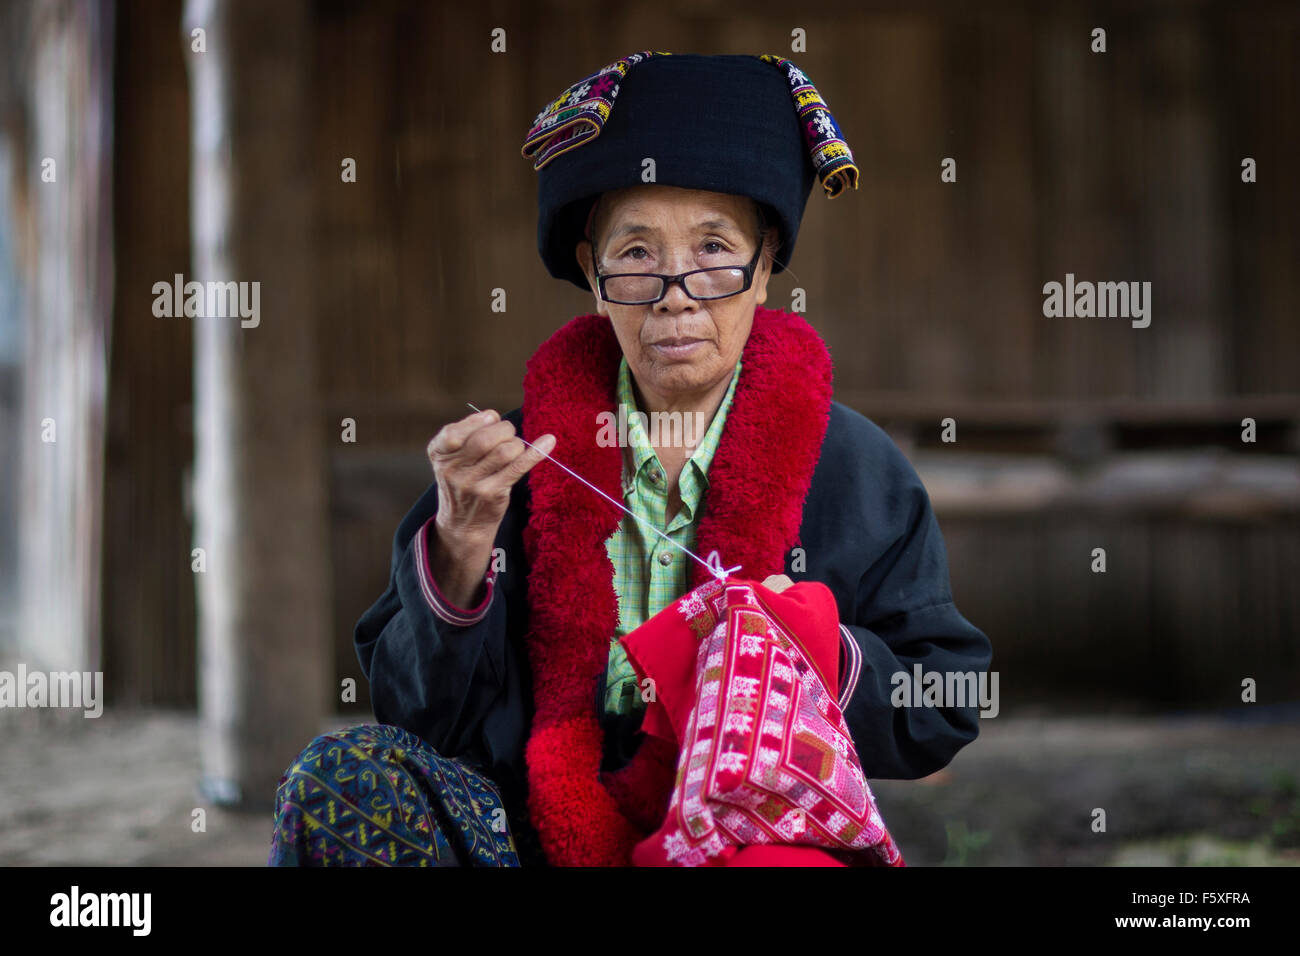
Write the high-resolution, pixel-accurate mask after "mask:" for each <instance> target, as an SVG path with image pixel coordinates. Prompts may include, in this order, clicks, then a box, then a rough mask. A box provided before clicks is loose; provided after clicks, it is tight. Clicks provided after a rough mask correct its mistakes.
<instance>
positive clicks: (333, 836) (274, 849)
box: [267, 724, 520, 866]
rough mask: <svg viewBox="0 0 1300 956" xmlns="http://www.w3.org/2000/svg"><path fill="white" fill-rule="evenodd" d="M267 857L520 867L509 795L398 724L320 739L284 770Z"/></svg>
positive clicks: (293, 861) (273, 862)
mask: <svg viewBox="0 0 1300 956" xmlns="http://www.w3.org/2000/svg"><path fill="white" fill-rule="evenodd" d="M267 863H268V865H269V866H519V865H520V860H519V856H518V853H517V852H516V847H515V841H514V838H513V837H512V835H511V832H510V825H509V821H508V820H507V819H506V811H505V808H504V806H503V802H502V799H501V794H500V792H499V791H498V790H497V788H496V786H495V785H494V784H493V783H492V782H491V781H490V780H488V779H487V778H486V777H483V776H482V775H480V774H478V773H476V772H475V771H474V770H473V769H472V768H470V767H468V766H467V765H465V764H464V763H462V762H460V761H457V760H452V759H449V758H447V757H443V756H441V755H439V754H438V753H437V752H436V751H434V749H433V748H432V747H430V746H429V745H428V744H427V743H425V742H424V741H423V740H421V739H420V738H419V737H417V736H415V735H414V734H412V733H409V732H407V731H405V730H402V729H401V728H400V727H393V726H389V725H387V724H366V725H362V726H358V727H351V728H348V729H347V730H342V731H338V732H336V733H332V734H323V735H321V736H320V737H317V738H316V739H315V740H313V741H312V742H311V743H310V744H309V745H308V746H307V748H306V749H305V750H303V752H302V753H301V754H299V755H298V758H297V759H296V760H295V761H294V762H293V764H292V766H290V767H289V769H288V770H287V771H286V772H285V774H284V776H283V777H281V778H280V785H279V787H278V789H277V790H276V796H275V833H274V835H273V836H272V841H271V855H270V858H269V859H268V861H267Z"/></svg>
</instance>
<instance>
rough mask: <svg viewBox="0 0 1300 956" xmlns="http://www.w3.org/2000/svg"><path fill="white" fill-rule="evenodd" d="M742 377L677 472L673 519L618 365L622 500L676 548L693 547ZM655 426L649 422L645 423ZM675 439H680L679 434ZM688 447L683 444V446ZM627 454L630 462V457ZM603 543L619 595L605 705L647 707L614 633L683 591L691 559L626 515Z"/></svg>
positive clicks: (615, 709)
mask: <svg viewBox="0 0 1300 956" xmlns="http://www.w3.org/2000/svg"><path fill="white" fill-rule="evenodd" d="M739 380H740V362H739V361H737V362H736V370H735V372H733V373H732V376H731V386H730V387H729V388H728V389H727V394H726V395H725V396H723V399H722V404H721V405H719V406H718V411H717V414H715V415H714V416H713V421H712V422H710V423H709V426H708V429H707V431H705V433H704V437H703V438H702V439H700V441H699V444H698V445H697V446H696V449H695V451H694V452H693V453H692V454H691V457H689V458H687V459H686V465H685V467H684V468H682V473H681V475H680V477H679V478H678V479H677V487H678V491H679V493H680V494H681V499H682V505H681V508H680V509H678V511H677V514H675V515H673V520H672V522H671V523H669V522H668V521H667V515H668V480H667V475H666V474H665V473H664V469H663V467H662V466H661V465H660V464H659V458H658V456H657V455H656V454H655V450H654V446H653V445H652V444H651V442H650V438H651V436H650V435H647V434H646V430H645V428H643V427H642V421H641V417H640V416H635V415H633V414H632V412H634V411H637V407H636V398H635V396H634V395H633V393H632V375H631V371H630V370H629V369H628V365H627V359H626V358H624V359H623V360H622V361H621V362H620V363H619V367H618V401H619V403H620V404H621V405H623V406H625V407H626V409H627V411H626V413H625V414H626V418H627V444H628V447H627V448H626V449H625V450H624V455H623V501H624V504H626V505H627V507H628V509H629V510H630V511H632V512H633V513H634V514H636V515H637V516H638V517H640V518H642V519H644V520H646V521H649V522H651V523H652V524H653V525H654V527H656V528H658V529H659V530H660V531H662V532H663V533H664V534H666V535H668V537H669V538H670V539H672V540H673V541H675V542H677V543H678V544H680V545H681V546H682V547H685V548H689V549H691V550H692V551H693V550H695V527H696V524H697V522H698V520H699V510H700V504H701V502H702V501H703V499H704V493H705V491H706V490H707V489H708V486H709V479H708V470H709V463H710V462H712V461H713V453H714V452H715V451H716V450H717V447H718V440H719V439H720V438H721V437H722V426H723V422H724V421H725V420H726V417H727V410H728V409H729V408H730V407H731V397H732V395H734V394H735V391H736V383H737V382H738V381H739ZM647 424H649V425H650V427H651V432H652V433H653V432H654V430H655V429H654V423H653V422H649V423H647ZM694 425H695V423H694V422H691V423H689V424H688V423H686V422H682V423H681V424H680V425H678V426H676V427H678V428H679V429H680V430H679V431H677V432H676V434H677V435H679V436H684V437H685V438H687V439H689V438H691V437H694V436H697V435H698V434H699V431H698V430H697V429H696V428H695V427H694ZM660 431H661V432H663V434H661V435H660V436H659V440H660V443H661V444H663V443H665V442H667V441H669V440H670V438H669V435H668V426H666V425H665V426H663V427H662V428H661V429H660ZM679 440H680V439H679ZM688 447H689V446H688ZM629 458H630V459H631V462H629ZM605 550H606V551H607V552H608V553H609V558H610V560H611V561H613V562H614V591H615V592H616V593H617V594H618V632H617V633H616V634H615V635H614V637H612V638H610V649H609V668H608V671H607V673H606V676H605V710H606V711H607V712H608V713H611V714H628V713H634V712H640V711H644V710H645V702H644V701H643V700H642V699H641V687H640V686H639V685H638V684H637V678H636V671H635V670H634V669H633V668H632V664H631V662H630V661H629V660H628V659H627V653H626V652H625V651H624V650H623V645H622V644H620V643H619V642H618V638H620V637H623V636H624V635H626V634H630V633H631V632H632V631H634V630H635V629H636V628H637V627H639V626H640V625H642V624H644V623H645V622H646V621H648V620H649V619H650V618H652V617H654V615H656V614H658V613H659V612H660V611H662V610H663V609H664V608H666V607H667V606H668V605H670V604H672V603H673V602H674V601H676V600H677V599H678V598H679V597H681V596H682V595H683V594H685V593H686V592H687V591H688V590H689V584H690V568H689V567H688V565H689V564H693V563H694V561H693V559H691V558H690V557H688V556H687V555H686V554H685V553H683V552H682V551H679V550H678V549H677V548H675V547H673V546H672V545H671V544H669V543H668V542H667V541H665V540H664V539H663V538H661V537H659V535H657V534H655V533H654V532H653V531H651V530H650V529H649V528H647V527H646V526H645V525H643V524H642V523H641V522H640V521H634V520H633V519H632V518H631V517H630V516H628V515H624V516H623V521H622V523H621V524H620V525H619V526H618V529H617V530H616V531H615V532H614V533H613V534H612V535H611V536H610V538H609V540H608V541H606V542H605Z"/></svg>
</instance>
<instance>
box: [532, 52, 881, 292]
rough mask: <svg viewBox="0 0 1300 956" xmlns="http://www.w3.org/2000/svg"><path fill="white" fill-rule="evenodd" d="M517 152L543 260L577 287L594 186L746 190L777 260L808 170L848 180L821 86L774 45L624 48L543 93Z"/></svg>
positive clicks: (848, 159) (782, 259) (794, 225)
mask: <svg viewBox="0 0 1300 956" xmlns="http://www.w3.org/2000/svg"><path fill="white" fill-rule="evenodd" d="M616 99H617V106H615V101H616ZM523 152H524V155H525V156H530V157H534V158H535V160H536V162H535V168H536V169H537V170H538V171H539V176H538V181H537V201H538V220H537V247H538V251H539V252H540V253H541V256H542V261H543V262H545V263H546V268H547V270H548V271H549V272H550V274H551V275H553V276H554V277H555V278H557V279H568V280H569V281H570V282H573V283H574V284H575V285H577V286H578V287H579V288H581V289H583V290H584V291H585V290H587V289H588V288H589V286H588V283H587V277H586V276H585V275H584V274H583V271H582V269H581V268H579V266H578V263H577V261H576V259H575V257H574V247H575V246H576V245H577V243H578V242H579V241H580V240H581V239H582V238H583V237H584V235H585V231H586V225H587V217H588V214H589V213H590V212H591V209H592V206H593V205H594V203H595V201H596V198H597V197H598V196H599V195H600V194H601V193H604V192H608V191H610V190H612V189H621V188H623V187H625V186H636V185H640V184H642V183H649V182H654V183H659V184H660V185H665V186H681V187H684V188H687V189H703V190H708V191H710V192H719V193H732V194H735V195H739V196H748V197H750V198H751V199H753V200H755V201H756V202H758V203H760V204H761V205H762V206H763V207H764V212H765V214H766V216H767V219H768V221H769V222H772V223H773V224H775V225H776V226H777V227H778V229H779V231H780V245H779V248H778V249H777V253H776V262H775V263H774V264H773V269H772V271H773V272H780V271H782V270H783V269H784V267H785V263H786V262H788V261H789V259H790V257H791V255H792V254H793V252H794V243H795V238H796V237H797V236H798V234H799V221H800V219H802V217H803V210H804V205H805V204H806V203H807V201H808V194H809V192H810V191H811V189H812V184H813V180H814V179H816V178H818V177H819V176H820V178H821V179H822V183H823V185H824V186H825V188H826V192H827V194H828V195H830V196H834V195H836V194H838V193H839V192H840V190H841V189H843V187H844V186H845V185H851V186H853V188H855V189H856V188H857V174H858V170H857V167H856V166H855V165H854V164H853V155H852V153H851V152H850V151H849V148H848V145H847V144H846V143H845V142H844V140H843V139H842V138H841V137H840V132H839V127H838V125H837V124H836V123H835V121H834V118H833V117H831V115H830V111H829V110H828V109H827V108H826V104H825V103H824V102H823V101H822V99H821V96H820V94H818V92H817V90H816V89H815V88H814V87H813V85H812V83H811V82H810V81H809V80H808V78H807V76H805V75H804V74H803V73H802V72H801V71H800V70H799V69H798V68H797V67H795V65H794V64H793V63H790V62H789V61H788V60H784V59H782V58H781V57H775V56H764V57H755V56H733V55H727V56H697V55H690V54H663V53H651V52H645V53H634V54H632V55H631V56H628V57H625V58H623V59H622V60H618V61H616V62H615V63H612V64H610V65H609V66H607V67H605V68H604V69H602V70H600V71H599V72H597V73H595V74H593V75H592V76H590V77H588V78H587V79H585V80H583V81H581V82H580V83H575V84H574V85H573V86H571V87H569V89H567V90H566V91H565V92H564V93H563V94H561V96H560V97H559V98H558V99H557V100H555V101H554V102H552V103H551V104H549V105H548V106H547V107H546V109H544V110H543V111H542V112H541V113H540V114H539V115H538V117H537V119H536V121H535V122H534V124H533V128H532V130H530V131H529V134H528V137H527V139H526V140H525V143H524V149H523Z"/></svg>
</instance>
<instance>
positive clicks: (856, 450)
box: [355, 402, 992, 806]
mask: <svg viewBox="0 0 1300 956" xmlns="http://www.w3.org/2000/svg"><path fill="white" fill-rule="evenodd" d="M505 417H506V418H507V419H509V420H510V421H511V422H513V423H514V425H515V426H516V429H518V430H519V433H520V434H522V433H523V429H522V414H521V410H520V409H516V410H514V411H512V412H510V413H509V414H507V415H506V416H505ZM537 467H545V464H543V465H539V466H537ZM528 481H529V479H528V477H527V476H525V478H524V479H522V480H521V481H520V482H519V483H518V484H516V485H515V487H514V489H513V492H512V495H511V501H510V506H509V510H508V511H507V513H506V515H505V518H504V520H503V521H502V523H501V527H500V529H499V531H498V534H497V538H496V546H497V547H499V548H503V549H504V550H505V554H506V570H505V571H503V572H501V573H500V574H499V576H498V578H497V582H496V588H495V592H494V594H493V598H492V603H491V605H490V609H489V611H488V613H487V616H486V617H485V618H484V619H483V620H482V621H480V622H478V623H476V624H473V625H470V626H468V627H454V626H450V625H448V624H446V623H444V622H443V621H442V620H441V619H440V618H438V617H437V616H436V615H434V614H433V613H432V611H431V610H430V609H429V606H428V605H427V604H426V602H425V600H424V598H423V596H422V592H421V589H420V584H419V581H418V578H417V574H416V570H415V564H414V560H413V548H412V538H413V537H414V535H415V533H416V531H417V530H418V529H420V528H421V527H422V526H423V525H424V524H425V522H426V521H427V520H428V519H429V518H430V517H432V516H433V515H434V514H435V513H436V510H437V505H438V491H437V485H436V484H431V485H430V486H429V488H428V490H427V491H426V492H425V493H424V495H423V496H422V497H421V498H420V500H419V501H418V502H416V504H415V507H413V508H412V509H411V511H410V513H409V514H407V516H406V517H405V518H404V519H403V521H402V523H401V525H400V526H399V527H398V529H397V534H396V535H395V537H394V540H393V556H392V572H391V577H390V580H389V585H388V590H387V591H385V593H384V595H383V596H382V597H381V598H380V599H379V600H378V601H377V602H376V603H375V604H374V606H373V607H371V608H370V609H369V610H368V611H367V612H366V613H365V614H364V615H363V616H362V618H361V620H360V621H359V622H358V624H357V627H356V634H355V639H356V647H357V654H358V656H359V658H360V661H361V666H362V669H363V670H364V672H365V674H366V677H367V678H368V679H369V681H370V688H371V697H372V700H373V704H374V712H375V716H376V718H377V719H378V720H379V721H381V722H383V723H387V724H395V725H397V726H400V727H403V728H405V729H407V730H409V731H412V732H413V733H416V734H418V735H419V736H420V737H422V738H423V739H425V740H426V741H428V743H429V744H431V745H432V746H433V747H434V748H435V749H436V750H437V751H438V752H439V753H441V754H443V755H444V756H448V757H456V758H461V759H463V760H465V761H467V762H469V763H471V764H473V765H475V766H477V767H479V768H481V769H482V770H483V771H484V772H485V774H486V775H487V776H489V777H491V778H492V779H493V780H494V781H495V782H497V783H498V784H499V785H500V786H501V787H502V790H503V792H504V793H505V794H506V796H507V802H508V805H512V806H514V805H518V802H519V800H520V799H521V796H520V795H521V794H522V793H523V792H524V791H523V788H524V785H525V780H526V777H525V767H524V757H523V754H524V745H525V741H526V740H527V737H528V728H529V722H530V718H531V715H532V712H533V704H532V698H531V694H530V678H529V663H528V661H529V659H528V655H527V653H526V651H525V647H524V643H523V642H524V635H525V633H526V632H527V625H528V614H529V609H528V602H527V589H526V587H525V584H526V580H527V574H528V564H527V559H526V557H525V554H524V547H523V542H522V537H521V536H522V532H523V529H524V527H525V526H526V524H527V521H528V513H529V494H528ZM799 539H800V547H801V548H802V550H803V560H804V561H806V566H804V565H801V564H799V563H798V557H799V556H798V555H797V553H796V551H794V550H792V551H791V552H790V553H788V554H787V556H786V573H787V574H788V575H789V576H790V577H791V578H792V579H793V580H794V581H796V582H798V581H802V580H813V581H820V582H822V583H823V584H825V585H826V586H827V587H828V588H830V590H831V591H832V593H833V594H834V595H835V600H836V603H837V605H838V606H839V611H840V620H841V622H842V623H843V624H845V625H846V626H847V627H848V629H849V631H850V632H851V634H852V635H853V637H854V638H855V639H856V641H857V643H858V646H859V647H860V649H861V656H862V670H861V676H860V680H859V682H858V684H857V688H856V690H855V692H854V693H853V696H852V698H851V700H850V702H849V705H848V707H847V708H846V710H845V718H846V720H847V723H848V726H849V729H850V731H851V733H852V735H853V739H854V742H855V743H856V745H857V748H858V754H859V757H860V759H861V763H862V768H863V771H864V772H865V774H866V776H867V778H868V779H871V778H899V779H912V778H917V777H922V776H925V775H927V774H930V773H933V772H935V771H936V770H939V769H940V768H942V767H944V766H945V765H947V764H948V762H949V761H950V760H952V758H953V756H954V755H955V754H956V753H957V751H958V750H960V749H961V748H962V747H963V746H965V745H966V744H968V743H970V742H971V741H972V740H974V739H975V737H976V736H977V734H978V733H979V718H978V710H977V709H976V707H975V706H974V705H971V706H967V707H964V708H950V709H945V708H937V707H898V708H896V707H894V706H893V705H892V704H891V700H890V697H891V693H892V692H893V690H894V684H893V683H892V682H891V676H892V675H894V674H896V673H898V672H904V673H906V674H907V675H908V680H909V682H910V680H911V675H912V665H913V664H914V663H916V662H920V663H921V664H922V666H923V668H924V670H925V671H926V672H931V671H940V672H951V671H956V672H975V673H979V672H983V671H986V670H987V669H988V667H989V663H990V659H991V654H992V649H991V645H990V642H989V639H988V638H987V637H986V636H985V635H984V634H983V633H982V632H981V631H980V630H979V629H977V628H976V627H974V626H973V625H972V624H971V623H970V622H968V621H967V620H966V619H965V618H964V617H963V616H962V615H961V613H960V612H959V611H958V610H957V607H956V606H955V605H954V603H953V599H952V593H951V590H950V586H949V578H948V566H947V557H946V552H945V549H944V544H943V539H942V536H941V535H940V532H939V526H938V524H937V522H936V521H935V517H934V513H933V511H932V510H931V507H930V502H929V497H928V496H927V494H926V491H925V488H924V487H923V485H922V484H921V481H920V479H919V477H918V476H917V474H916V472H915V470H914V469H913V468H912V466H911V464H910V463H909V462H908V461H907V459H906V458H905V457H904V456H903V454H902V452H901V451H900V450H899V449H898V447H897V446H896V445H895V444H894V443H893V441H892V440H890V438H889V437H888V436H887V435H886V434H885V432H884V431H883V430H882V429H880V428H879V427H878V426H877V425H876V424H875V423H873V422H872V421H870V420H869V419H867V418H865V417H864V416H862V415H860V414H859V413H857V412H855V411H853V410H852V409H850V408H848V407H846V406H844V405H841V404H839V403H838V402H833V403H832V404H831V411H830V420H829V425H828V427H827V432H826V437H825V440H824V442H823V444H822V450H821V457H820V459H819V460H818V462H817V466H816V469H815V472H814V474H813V478H812V484H811V486H810V489H809V493H808V497H807V499H806V501H805V503H804V510H803V518H802V524H801V526H800V534H799ZM801 568H802V569H801ZM593 706H595V701H594V699H593ZM625 732H626V728H620V729H617V730H616V729H614V725H607V733H609V734H614V733H618V734H623V733H625Z"/></svg>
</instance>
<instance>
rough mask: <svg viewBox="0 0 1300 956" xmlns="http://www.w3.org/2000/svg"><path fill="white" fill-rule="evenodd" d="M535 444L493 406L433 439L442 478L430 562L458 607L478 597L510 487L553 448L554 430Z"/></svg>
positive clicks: (477, 600) (430, 450) (432, 448)
mask: <svg viewBox="0 0 1300 956" xmlns="http://www.w3.org/2000/svg"><path fill="white" fill-rule="evenodd" d="M533 444H534V446H535V447H529V446H528V445H525V444H524V443H523V441H522V440H521V439H519V438H518V437H516V435H515V426H514V425H513V424H511V423H510V422H509V421H506V420H505V419H503V418H501V416H500V415H498V414H497V413H496V412H495V411H494V410H492V409H487V410H485V411H482V412H476V413H474V414H473V415H469V416H467V417H465V418H462V419H461V420H460V421H457V422H452V423H451V424H450V425H446V426H444V427H443V428H442V429H441V430H440V431H439V432H438V434H436V435H434V436H433V440H432V441H431V442H429V447H428V456H429V462H430V464H432V465H433V474H434V477H435V479H436V480H437V482H438V516H437V519H436V520H435V523H434V524H435V527H436V529H437V541H436V542H433V541H431V542H429V545H430V548H429V550H430V564H431V565H432V571H433V577H434V580H435V581H436V582H437V584H438V590H440V591H441V592H442V593H443V595H444V596H445V597H446V598H447V600H449V601H451V602H452V603H453V604H455V605H456V606H457V607H461V608H472V607H474V606H475V605H476V604H478V603H480V600H481V598H480V597H479V592H480V591H481V590H482V589H483V587H484V583H483V577H484V575H485V574H486V573H487V567H488V563H489V561H490V560H491V557H492V544H493V542H494V541H495V540H496V534H497V528H498V527H500V525H501V520H502V519H503V518H504V517H505V514H506V509H507V508H509V506H510V489H511V488H513V487H514V485H515V483H516V482H517V481H518V480H519V479H520V478H522V477H523V476H524V475H526V474H528V472H529V471H530V470H532V467H533V466H534V465H536V464H537V463H538V462H539V461H541V460H542V459H543V458H544V457H545V456H546V455H548V454H549V453H550V452H551V450H552V449H554V448H555V436H554V435H549V434H548V435H543V436H542V437H541V438H539V439H538V440H537V441H536V442H534V443H533Z"/></svg>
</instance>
